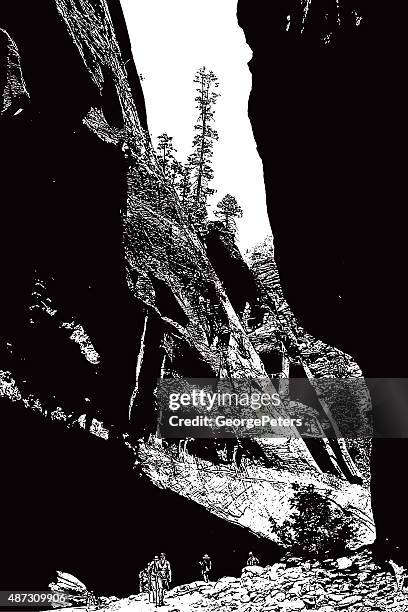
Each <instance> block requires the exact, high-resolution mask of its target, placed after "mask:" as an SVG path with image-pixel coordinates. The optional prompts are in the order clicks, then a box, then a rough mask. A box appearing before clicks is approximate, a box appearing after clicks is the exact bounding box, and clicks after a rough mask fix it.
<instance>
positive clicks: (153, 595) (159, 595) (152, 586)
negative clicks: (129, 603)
mask: <svg viewBox="0 0 408 612" xmlns="http://www.w3.org/2000/svg"><path fill="white" fill-rule="evenodd" d="M246 565H247V566H248V565H249V566H251V565H259V559H258V558H257V557H255V555H254V554H253V553H252V552H250V553H249V555H248V560H247V562H246ZM198 566H199V568H200V572H201V577H202V580H203V581H204V582H209V579H210V574H211V570H212V563H211V558H210V557H209V556H208V555H207V554H205V555H203V556H202V558H201V559H200V561H199V562H198ZM171 579H172V578H171V566H170V563H169V561H168V560H167V559H166V555H165V554H164V553H161V555H160V556H157V555H156V556H155V557H154V558H153V560H152V561H151V562H150V563H149V564H148V565H147V567H145V568H144V569H142V571H141V572H140V573H139V592H140V593H148V594H149V602H150V603H154V604H156V606H163V605H164V595H165V592H166V591H168V590H169V588H170V583H171Z"/></svg>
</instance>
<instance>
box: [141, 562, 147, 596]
mask: <svg viewBox="0 0 408 612" xmlns="http://www.w3.org/2000/svg"><path fill="white" fill-rule="evenodd" d="M148 592H149V568H148V567H145V568H143V569H142V571H141V572H139V593H148Z"/></svg>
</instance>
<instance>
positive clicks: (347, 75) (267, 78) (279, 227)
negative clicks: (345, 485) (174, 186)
mask: <svg viewBox="0 0 408 612" xmlns="http://www.w3.org/2000/svg"><path fill="white" fill-rule="evenodd" d="M397 14H398V17H397ZM238 18H239V21H240V24H241V26H242V28H243V29H244V32H245V35H246V38H247V41H248V43H249V45H250V46H251V48H252V50H253V53H254V55H253V59H252V60H251V62H250V68H251V72H252V75H253V90H252V94H251V99H250V104H249V114H250V118H251V121H252V125H253V128H254V133H255V137H256V140H257V144H258V148H259V151H260V153H261V156H262V159H263V163H264V170H265V180H266V188H267V197H268V208H269V216H270V219H271V224H272V230H273V234H274V240H275V246H276V259H277V263H278V267H279V273H280V277H281V281H282V287H283V291H284V294H285V297H286V299H287V301H288V303H289V305H290V307H291V308H292V310H293V312H294V314H295V316H296V317H297V319H298V321H299V322H300V324H301V325H302V326H304V328H305V329H306V330H307V331H308V332H310V333H311V334H313V335H314V336H315V337H318V338H321V339H322V340H324V341H325V342H328V343H329V344H331V345H334V346H336V347H338V348H340V349H342V350H344V351H346V352H348V353H350V354H351V355H352V356H353V358H354V359H355V360H356V361H357V363H358V364H359V365H360V366H361V368H362V370H363V373H364V375H365V376H367V377H370V376H371V377H374V376H378V377H387V376H389V377H396V376H402V377H403V376H407V363H406V346H407V340H408V337H407V332H406V329H407V328H406V325H405V319H406V313H405V310H406V307H405V298H404V294H405V286H404V285H405V283H404V282H403V280H402V279H403V278H404V276H405V270H406V248H405V242H406V240H405V238H404V234H405V221H404V220H403V217H404V211H403V208H402V207H401V194H402V193H404V191H405V178H404V172H403V169H402V166H401V163H402V161H401V155H400V147H401V144H402V142H405V140H406V121H405V110H404V109H405V107H406V93H405V92H404V91H403V87H404V86H403V77H402V75H403V72H404V70H405V68H404V62H405V60H404V59H403V58H405V55H406V42H405V41H406V38H405V37H404V35H403V28H404V25H403V24H404V23H405V22H406V13H405V12H404V11H401V12H400V11H398V13H396V12H394V10H393V6H392V5H390V6H387V8H385V7H384V6H381V5H380V3H372V2H366V1H360V0H350V1H345V0H344V1H342V0H340V1H339V2H334V1H333V2H332V1H329V0H327V1H325V2H318V1H316V0H311V2H309V1H308V2H303V1H301V0H298V1H297V0H295V1H292V2H291V1H289V0H288V1H285V0H281V1H277V2H274V3H273V6H271V5H270V4H268V6H266V3H265V4H263V5H262V6H258V7H257V8H256V10H255V9H254V6H253V3H252V2H251V1H250V0H239V3H238ZM380 401H381V400H380V399H378V400H377V399H376V395H375V392H374V395H373V402H374V406H376V405H378V404H380ZM382 408H383V410H384V408H385V412H386V413H387V415H389V418H390V420H392V418H394V417H395V416H396V415H398V413H399V412H401V414H404V413H405V412H406V405H405V399H404V397H403V396H402V395H401V396H399V394H398V390H397V391H395V389H394V391H393V390H392V389H390V391H389V393H388V397H387V399H386V403H385V405H384V404H383V405H382ZM383 413H384V412H383ZM387 418H388V417H387ZM376 420H377V423H376V425H377V427H378V430H379V431H380V432H383V433H384V434H385V435H386V432H387V429H388V427H387V423H386V422H384V419H380V418H379V416H377V417H376ZM407 450H408V449H407V445H406V442H405V441H404V440H377V441H375V444H374V454H373V463H372V467H373V470H374V488H373V494H374V505H375V509H376V518H377V528H378V530H379V535H380V537H379V540H383V539H384V538H385V537H390V538H391V539H392V540H393V542H394V544H395V545H398V544H401V545H402V542H404V546H405V556H406V555H407V550H408V547H407V544H406V542H407V535H406V534H407V530H406V526H405V519H404V518H403V514H402V512H405V510H404V509H403V510H401V514H400V510H399V508H405V504H403V503H401V495H404V492H403V490H402V489H401V484H400V481H399V476H397V473H398V472H399V471H400V469H401V467H402V466H404V465H405V463H406V457H407ZM385 500H387V501H385ZM390 500H392V503H391V506H392V520H390V518H389V508H390V506H389V502H390Z"/></svg>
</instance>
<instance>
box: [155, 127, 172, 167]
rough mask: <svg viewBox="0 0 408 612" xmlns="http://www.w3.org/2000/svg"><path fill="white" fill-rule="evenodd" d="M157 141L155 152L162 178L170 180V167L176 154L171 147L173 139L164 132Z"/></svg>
mask: <svg viewBox="0 0 408 612" xmlns="http://www.w3.org/2000/svg"><path fill="white" fill-rule="evenodd" d="M157 140H158V142H159V144H158V145H157V150H158V151H159V156H158V158H159V163H160V167H161V169H162V170H163V174H164V176H166V177H167V178H171V174H172V165H173V163H174V161H175V157H174V154H175V152H176V149H175V148H174V145H173V137H172V136H169V135H168V134H166V132H164V133H163V134H160V136H159V137H158V138H157Z"/></svg>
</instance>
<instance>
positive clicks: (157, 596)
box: [148, 553, 171, 607]
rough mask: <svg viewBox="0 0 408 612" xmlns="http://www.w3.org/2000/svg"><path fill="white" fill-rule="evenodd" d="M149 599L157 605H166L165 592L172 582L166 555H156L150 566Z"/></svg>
mask: <svg viewBox="0 0 408 612" xmlns="http://www.w3.org/2000/svg"><path fill="white" fill-rule="evenodd" d="M148 574H149V601H150V602H151V603H155V604H156V607H157V606H163V605H164V592H165V591H168V589H169V585H170V582H171V567H170V563H169V562H168V561H167V559H166V555H165V554H164V553H161V555H160V558H159V557H158V556H157V555H156V556H155V557H154V559H153V561H152V562H151V563H149V567H148Z"/></svg>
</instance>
